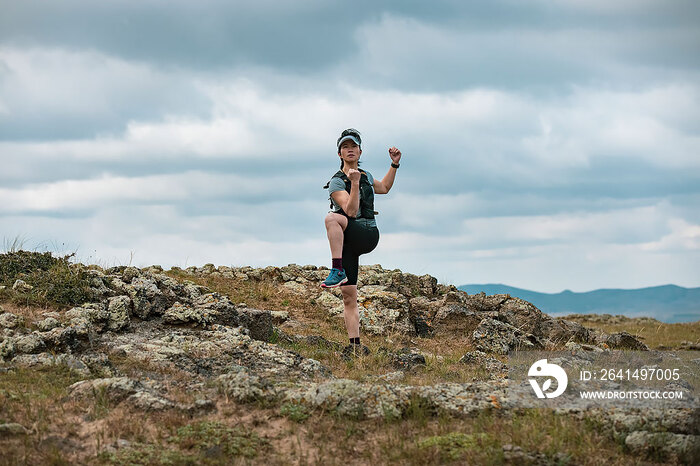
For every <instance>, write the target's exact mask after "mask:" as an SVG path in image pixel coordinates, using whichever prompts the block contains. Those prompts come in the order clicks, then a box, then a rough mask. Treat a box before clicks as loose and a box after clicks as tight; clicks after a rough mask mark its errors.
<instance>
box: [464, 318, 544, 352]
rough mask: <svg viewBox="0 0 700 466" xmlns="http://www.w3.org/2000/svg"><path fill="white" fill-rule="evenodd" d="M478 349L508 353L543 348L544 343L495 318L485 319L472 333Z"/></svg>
mask: <svg viewBox="0 0 700 466" xmlns="http://www.w3.org/2000/svg"><path fill="white" fill-rule="evenodd" d="M472 338H473V340H474V345H475V346H476V349H478V350H480V351H483V352H485V353H496V354H508V353H509V352H510V351H511V350H515V349H542V348H543V345H542V343H541V342H540V341H539V339H537V337H535V336H534V335H532V334H525V333H523V332H521V331H520V330H519V329H517V328H516V327H513V326H512V325H510V324H507V323H505V322H501V321H498V320H495V319H490V318H487V319H484V320H482V321H481V323H479V325H478V326H477V328H476V329H475V330H474V332H473V333H472Z"/></svg>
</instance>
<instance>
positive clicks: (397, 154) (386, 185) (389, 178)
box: [374, 147, 401, 194]
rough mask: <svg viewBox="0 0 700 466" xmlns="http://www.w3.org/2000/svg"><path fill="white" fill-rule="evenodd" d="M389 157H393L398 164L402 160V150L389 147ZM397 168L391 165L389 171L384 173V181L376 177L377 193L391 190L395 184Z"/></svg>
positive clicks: (392, 159) (375, 186)
mask: <svg viewBox="0 0 700 466" xmlns="http://www.w3.org/2000/svg"><path fill="white" fill-rule="evenodd" d="M389 157H391V162H392V163H393V164H396V165H398V164H399V160H401V151H400V150H398V149H397V148H396V147H392V148H391V149H389ZM396 170H397V169H396V168H394V167H390V168H389V171H388V172H387V173H386V175H384V178H383V179H382V181H379V180H378V179H376V178H375V179H374V192H375V194H386V193H388V192H389V190H390V189H391V187H392V186H393V185H394V178H395V177H396Z"/></svg>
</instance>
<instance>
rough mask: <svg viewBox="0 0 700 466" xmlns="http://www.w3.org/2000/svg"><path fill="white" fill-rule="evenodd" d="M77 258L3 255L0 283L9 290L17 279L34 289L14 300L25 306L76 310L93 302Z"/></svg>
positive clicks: (46, 254)
mask: <svg viewBox="0 0 700 466" xmlns="http://www.w3.org/2000/svg"><path fill="white" fill-rule="evenodd" d="M73 256H74V254H70V255H67V256H63V257H53V256H52V255H51V253H50V252H44V253H40V252H29V251H16V252H8V253H5V254H0V283H2V284H4V285H6V286H7V287H8V288H9V287H12V285H13V284H14V283H15V281H16V280H17V279H21V280H24V281H25V282H26V283H28V284H29V285H31V286H32V287H33V289H32V290H31V291H30V292H17V293H15V296H12V298H13V300H15V301H17V302H22V303H26V304H39V305H45V304H50V303H52V304H58V305H65V306H76V305H81V304H83V303H86V302H90V301H92V300H94V293H93V291H92V290H91V288H90V282H89V276H88V275H87V273H86V271H85V269H84V267H82V266H80V265H73V264H71V263H70V261H69V259H70V258H71V257H73Z"/></svg>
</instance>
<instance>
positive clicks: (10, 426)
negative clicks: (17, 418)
mask: <svg viewBox="0 0 700 466" xmlns="http://www.w3.org/2000/svg"><path fill="white" fill-rule="evenodd" d="M15 435H29V430H27V429H26V428H25V427H24V426H23V425H22V424H18V423H16V422H9V423H4V424H0V438H1V437H11V436H15Z"/></svg>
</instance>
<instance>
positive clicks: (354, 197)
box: [331, 180, 360, 217]
mask: <svg viewBox="0 0 700 466" xmlns="http://www.w3.org/2000/svg"><path fill="white" fill-rule="evenodd" d="M331 197H333V200H334V201H335V202H336V204H338V205H339V206H340V207H341V208H342V209H343V212H345V213H346V214H347V215H348V217H356V216H357V211H358V210H359V209H360V181H359V180H358V181H352V182H351V183H350V194H348V192H347V191H345V190H342V191H335V192H332V193H331Z"/></svg>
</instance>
